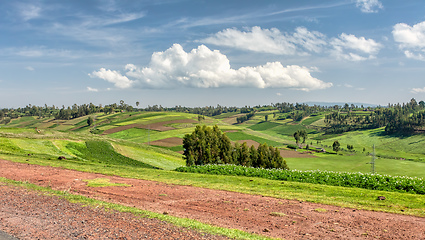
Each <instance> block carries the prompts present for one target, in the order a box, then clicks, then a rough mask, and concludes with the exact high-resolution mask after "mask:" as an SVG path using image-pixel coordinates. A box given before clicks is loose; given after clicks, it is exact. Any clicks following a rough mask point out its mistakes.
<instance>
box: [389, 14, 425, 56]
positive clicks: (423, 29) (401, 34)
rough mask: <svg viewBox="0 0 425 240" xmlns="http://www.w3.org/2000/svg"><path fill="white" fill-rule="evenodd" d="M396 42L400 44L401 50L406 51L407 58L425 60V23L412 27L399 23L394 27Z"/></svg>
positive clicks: (393, 32)
mask: <svg viewBox="0 0 425 240" xmlns="http://www.w3.org/2000/svg"><path fill="white" fill-rule="evenodd" d="M392 34H393V38H394V41H396V42H398V43H399V48H400V49H403V50H405V51H404V54H405V55H406V57H407V58H412V59H416V60H425V59H424V55H423V54H424V53H425V22H421V23H418V24H415V25H413V26H410V25H408V24H406V23H398V24H396V25H394V27H393V31H392Z"/></svg>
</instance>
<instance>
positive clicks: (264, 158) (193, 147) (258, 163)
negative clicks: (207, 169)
mask: <svg viewBox="0 0 425 240" xmlns="http://www.w3.org/2000/svg"><path fill="white" fill-rule="evenodd" d="M183 148H184V153H183V158H184V159H185V160H186V165H187V166H192V165H205V164H235V165H242V166H247V167H257V168H281V169H288V166H287V165H286V161H285V160H284V159H283V158H282V156H281V155H280V151H279V149H277V148H274V147H272V146H267V144H265V143H264V144H260V146H258V148H257V149H256V148H255V147H254V146H251V147H250V148H249V147H248V146H247V144H246V143H243V144H242V145H240V144H238V143H236V144H235V145H234V146H233V145H232V143H231V141H230V139H229V138H228V137H227V136H226V134H225V133H222V132H221V131H220V129H219V128H218V127H217V126H214V127H212V128H211V127H208V126H205V125H204V126H199V125H198V126H196V128H195V130H194V131H193V132H192V133H191V134H186V135H185V136H184V138H183Z"/></svg>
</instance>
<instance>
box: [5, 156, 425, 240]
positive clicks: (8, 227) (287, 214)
mask: <svg viewBox="0 0 425 240" xmlns="http://www.w3.org/2000/svg"><path fill="white" fill-rule="evenodd" d="M0 176H1V177H5V178H8V179H13V180H18V181H28V182H30V183H34V184H37V185H41V186H50V187H52V188H53V189H55V190H67V191H70V192H71V193H74V194H80V195H83V196H87V197H91V198H95V199H99V200H103V201H107V202H113V203H119V204H122V205H126V206H132V207H137V208H140V209H144V210H149V211H153V212H158V213H164V212H167V213H168V214H169V215H172V216H177V217H187V218H191V219H196V220H199V221H201V222H205V223H209V224H213V225H217V226H221V227H227V228H236V229H241V230H244V231H247V232H252V233H257V234H262V235H266V236H271V237H278V238H285V239H425V219H424V218H419V217H412V216H404V215H397V214H389V213H382V212H372V211H363V210H353V209H348V208H340V207H335V206H328V205H321V204H314V203H307V202H298V201H294V200H283V199H275V198H270V197H262V196H254V195H248V194H241V193H234V192H228V191H219V190H211V189H204V188H198V187H191V186H178V185H167V184H164V183H159V182H153V181H145V180H137V179H127V178H121V177H116V176H105V175H101V174H94V173H83V172H78V171H73V170H66V169H61V168H53V167H45V166H37V165H30V164H22V163H14V162H10V161H5V160H0ZM95 178H109V179H110V181H111V182H113V183H126V184H129V185H130V187H124V186H120V187H118V186H114V187H96V188H93V187H87V185H86V182H84V181H82V180H86V179H95ZM254 181H255V180H254ZM0 194H1V196H2V197H1V201H0V218H1V220H0V229H1V230H3V231H5V232H8V233H11V234H12V235H15V236H17V237H19V238H23V239H36V238H72V239H84V238H89V239H99V238H101V239H104V238H115V239H119V238H121V239H139V238H142V239H159V238H162V239H175V238H179V239H202V238H208V239H211V238H221V237H216V236H211V235H205V234H200V233H196V232H194V231H190V230H186V229H183V228H178V227H174V226H172V225H170V224H167V223H164V222H161V221H158V220H151V219H141V218H138V217H134V216H133V215H131V214H125V213H118V212H109V211H104V210H102V209H93V208H90V207H83V206H81V205H79V204H71V203H68V202H66V201H64V200H61V199H59V198H57V197H51V196H43V195H39V194H36V193H34V192H31V191H27V190H24V189H19V188H14V187H6V186H4V185H3V186H0ZM102 234H103V235H102ZM124 234H127V235H124ZM137 234H139V235H137Z"/></svg>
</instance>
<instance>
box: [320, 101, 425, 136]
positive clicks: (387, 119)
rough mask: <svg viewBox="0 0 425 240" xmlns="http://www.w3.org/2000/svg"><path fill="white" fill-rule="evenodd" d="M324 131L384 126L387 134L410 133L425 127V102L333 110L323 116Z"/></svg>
mask: <svg viewBox="0 0 425 240" xmlns="http://www.w3.org/2000/svg"><path fill="white" fill-rule="evenodd" d="M325 123H326V124H327V126H326V128H325V129H324V130H325V132H326V133H342V132H348V131H353V130H360V129H373V128H380V127H385V132H386V133H387V134H412V133H414V132H415V131H423V130H424V128H425V102H424V101H420V102H419V103H418V102H417V101H416V100H415V99H414V98H412V99H411V100H410V102H408V103H406V104H405V103H403V104H396V105H391V104H389V105H388V106H387V107H377V108H374V109H369V110H364V111H363V112H352V111H350V110H349V111H347V112H341V111H335V112H332V113H330V114H327V115H326V116H325Z"/></svg>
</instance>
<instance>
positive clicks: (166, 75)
mask: <svg viewBox="0 0 425 240" xmlns="http://www.w3.org/2000/svg"><path fill="white" fill-rule="evenodd" d="M125 70H126V73H125V75H122V74H121V73H120V72H118V71H115V70H109V69H108V70H107V69H105V68H101V69H99V71H94V72H92V73H91V74H89V76H90V77H92V78H100V79H103V80H105V81H108V82H111V83H113V84H114V85H115V87H117V88H122V89H125V88H130V87H139V88H174V87H192V88H221V87H252V88H287V89H289V88H290V89H295V90H301V91H310V90H318V89H325V88H329V87H332V85H333V84H332V83H330V82H324V81H321V80H319V79H317V78H314V77H313V76H311V70H310V69H309V68H307V67H303V66H298V65H289V66H283V65H282V63H280V62H268V63H266V64H264V65H260V66H255V67H250V66H247V67H241V68H239V69H233V68H231V67H230V61H229V59H228V58H227V56H226V55H224V54H222V53H220V51H218V50H210V49H209V48H208V47H206V46H204V45H201V46H198V48H196V49H192V51H190V52H185V51H184V50H183V47H182V46H181V45H180V44H174V45H173V46H172V47H170V48H169V49H167V50H166V51H164V52H155V53H153V54H152V58H151V61H150V63H149V66H148V67H138V66H135V65H134V64H127V65H126V66H125Z"/></svg>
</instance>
